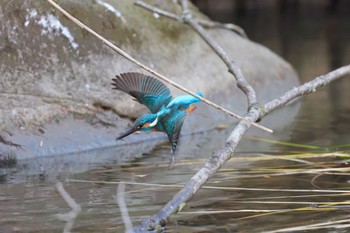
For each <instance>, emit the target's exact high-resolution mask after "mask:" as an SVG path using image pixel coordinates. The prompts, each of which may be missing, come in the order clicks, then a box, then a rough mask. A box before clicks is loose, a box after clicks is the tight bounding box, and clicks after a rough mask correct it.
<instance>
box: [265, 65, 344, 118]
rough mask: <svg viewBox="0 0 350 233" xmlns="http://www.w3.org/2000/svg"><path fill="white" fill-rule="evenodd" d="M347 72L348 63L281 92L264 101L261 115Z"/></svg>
mask: <svg viewBox="0 0 350 233" xmlns="http://www.w3.org/2000/svg"><path fill="white" fill-rule="evenodd" d="M347 74H350V65H346V66H343V67H340V68H338V69H336V70H334V71H331V72H329V73H328V74H325V75H321V76H318V77H316V78H315V79H313V80H311V81H309V82H306V83H304V84H303V85H301V86H299V87H294V88H293V89H291V90H289V91H287V92H286V93H285V94H283V95H282V96H281V97H279V98H276V99H274V100H272V101H270V102H268V103H266V104H265V105H264V112H263V113H262V117H263V116H264V115H266V114H268V113H270V112H272V111H274V110H276V109H278V108H281V107H282V106H284V105H286V104H287V103H288V102H290V101H291V100H293V99H295V98H296V97H299V96H302V95H306V94H309V93H313V92H315V91H316V89H317V88H319V87H323V86H325V85H327V84H328V83H330V82H333V81H335V80H337V79H339V78H341V77H343V76H344V75H347Z"/></svg>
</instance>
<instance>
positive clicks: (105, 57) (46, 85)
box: [0, 0, 298, 158]
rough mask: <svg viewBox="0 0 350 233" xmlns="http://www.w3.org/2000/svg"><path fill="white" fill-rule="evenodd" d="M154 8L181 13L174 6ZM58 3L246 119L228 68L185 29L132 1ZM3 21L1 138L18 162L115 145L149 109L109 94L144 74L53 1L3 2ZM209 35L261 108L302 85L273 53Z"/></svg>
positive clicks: (200, 122)
mask: <svg viewBox="0 0 350 233" xmlns="http://www.w3.org/2000/svg"><path fill="white" fill-rule="evenodd" d="M151 3H156V4H157V6H159V7H161V8H163V9H166V10H169V11H171V12H175V13H176V12H180V9H179V8H178V6H177V5H176V4H174V3H173V2H172V1H151ZM60 4H61V6H62V7H63V8H65V9H66V10H67V11H68V12H70V13H71V14H72V15H74V16H75V17H76V18H78V19H79V20H81V21H83V22H84V23H85V24H87V25H89V26H90V27H91V28H92V29H94V30H96V31H97V32H98V33H99V34H101V35H102V36H104V37H105V38H107V39H108V40H110V41H111V42H113V43H114V44H115V45H117V46H118V47H120V48H122V49H123V50H125V51H126V52H127V53H129V54H130V55H131V56H133V57H134V58H136V59H138V60H139V61H141V62H143V63H144V64H146V65H148V66H150V67H151V68H154V69H155V70H157V71H159V72H160V73H162V74H164V75H166V76H168V77H169V78H171V79H173V80H174V81H176V82H178V83H180V84H182V85H183V86H185V87H187V88H189V89H191V90H193V91H201V92H203V93H204V94H205V96H206V97H208V98H209V99H211V100H213V101H214V102H216V103H218V104H221V105H223V106H225V107H228V108H230V109H231V110H233V111H236V112H241V113H242V112H244V111H245V109H246V101H245V97H244V96H243V95H242V94H241V93H240V91H239V90H238V89H237V88H236V87H235V82H234V79H233V77H232V76H231V75H229V74H228V72H227V68H226V67H225V65H224V64H223V63H222V61H221V60H220V59H219V58H218V57H217V55H216V54H214V53H213V52H212V50H211V49H210V48H209V47H208V46H207V45H206V44H205V43H204V42H203V41H202V40H201V38H199V36H198V35H197V34H196V33H195V32H193V31H192V30H191V29H190V28H189V27H188V26H186V25H183V24H181V23H179V22H176V21H172V20H170V19H167V18H163V17H159V16H158V15H155V14H152V13H150V12H148V11H145V10H144V9H141V8H139V7H137V6H135V5H133V3H132V1H114V0H109V1H107V0H96V1H95V0H85V1H73V0H65V1H60ZM198 16H199V17H204V16H202V15H201V14H200V13H198ZM0 22H1V23H0V80H1V82H0V96H1V99H0V106H1V107H0V115H1V118H0V129H1V130H2V132H1V135H3V136H4V137H5V138H7V139H9V140H11V141H13V142H16V143H19V144H21V145H23V147H24V148H25V150H24V151H22V150H19V151H18V152H16V154H18V155H19V156H20V158H29V157H35V156H39V155H45V156H46V155H53V154H60V153H70V152H76V151H80V150H86V149H92V148H98V147H104V146H111V145H115V144H116V142H115V140H114V138H115V135H116V134H117V133H118V132H119V131H121V130H123V129H125V127H126V126H127V124H128V123H129V122H130V121H129V119H128V118H135V117H136V116H137V115H138V114H139V113H140V112H141V111H144V110H145V109H144V108H143V107H142V106H140V105H139V104H137V103H136V102H135V101H133V100H132V98H130V97H129V96H127V95H125V94H124V93H120V92H116V91H113V90H112V89H111V85H110V83H111V79H112V78H113V77H114V76H115V75H116V74H118V73H122V72H128V71H138V72H143V71H142V70H140V68H138V67H137V66H135V65H134V64H132V63H131V62H129V61H127V60H126V59H124V58H123V57H121V56H120V55H118V54H116V53H115V52H113V51H111V50H110V49H109V48H107V47H106V46H104V45H103V44H102V43H101V42H100V41H99V40H97V39H96V38H94V37H92V36H91V35H90V34H88V33H87V32H86V31H84V30H83V29H81V28H79V27H78V26H76V25H75V24H74V23H72V22H71V21H69V20H68V19H67V18H65V17H64V16H63V15H62V14H61V13H59V12H57V11H56V10H55V9H54V8H53V7H52V6H51V5H49V3H47V2H46V1H34V0H23V1H11V0H4V1H1V2H0ZM209 31H210V34H211V35H212V36H213V37H214V38H215V39H216V40H217V41H218V42H219V43H220V44H221V45H222V46H223V48H224V49H225V50H226V51H227V52H228V53H229V54H230V56H231V57H232V59H234V60H235V61H236V62H237V64H238V65H239V66H240V67H241V69H242V71H243V73H244V75H245V76H246V78H247V79H248V80H249V81H250V82H251V83H252V84H253V86H254V87H255V88H256V89H257V90H258V96H259V98H260V100H261V101H262V102H265V101H267V100H269V99H272V98H273V97H275V96H276V95H278V94H281V93H283V92H284V91H285V90H287V89H289V88H290V87H291V86H293V85H296V84H297V83H298V81H297V76H296V74H295V72H294V70H293V69H292V68H291V67H290V65H289V64H287V63H286V62H285V61H283V60H282V59H281V58H279V57H278V56H277V55H275V54H274V53H272V52H271V51H269V50H268V49H266V48H264V47H262V46H260V45H258V44H255V43H253V42H251V41H249V40H247V39H244V38H241V37H240V36H237V35H236V34H234V33H233V32H231V31H227V30H224V29H209ZM271 84H273V85H271ZM172 90H173V91H174V92H173V93H174V94H175V95H176V94H180V92H179V91H178V90H174V89H172ZM199 113H202V114H198V118H196V120H193V119H190V120H189V122H190V123H187V125H188V126H186V127H187V133H190V132H193V131H195V130H203V129H208V128H212V127H213V126H214V125H215V124H217V123H219V122H223V120H224V119H226V117H225V116H223V115H222V114H219V113H218V112H217V111H216V110H213V109H211V108H208V107H202V109H200V110H199ZM203 115H204V117H203ZM288 115H290V114H288ZM209 116H210V117H209ZM131 140H132V139H131ZM0 149H1V150H6V149H7V146H4V145H2V146H1V147H0Z"/></svg>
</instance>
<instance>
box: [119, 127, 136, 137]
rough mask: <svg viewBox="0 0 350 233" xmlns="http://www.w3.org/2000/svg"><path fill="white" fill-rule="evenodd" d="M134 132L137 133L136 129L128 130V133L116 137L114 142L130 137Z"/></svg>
mask: <svg viewBox="0 0 350 233" xmlns="http://www.w3.org/2000/svg"><path fill="white" fill-rule="evenodd" d="M136 131H137V130H136V129H134V128H131V129H129V130H128V131H126V132H125V133H123V134H122V135H120V136H119V137H117V139H116V140H119V139H122V138H125V137H126V136H128V135H130V134H133V133H135V132H136Z"/></svg>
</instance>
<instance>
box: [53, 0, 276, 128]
mask: <svg viewBox="0 0 350 233" xmlns="http://www.w3.org/2000/svg"><path fill="white" fill-rule="evenodd" d="M47 1H48V2H49V3H50V4H51V5H52V6H53V7H55V8H56V9H57V10H58V11H60V12H61V13H62V14H64V15H65V16H66V17H67V18H69V19H70V20H72V21H73V22H74V23H75V24H77V25H78V26H80V27H81V28H82V29H85V30H86V31H88V32H89V33H91V34H92V35H94V36H95V37H97V38H98V39H99V40H101V41H102V42H103V43H104V44H105V45H107V46H108V47H109V48H111V49H113V50H114V51H116V52H117V53H119V54H120V55H122V56H123V57H125V58H126V59H128V60H129V61H131V62H133V63H135V64H136V65H138V66H139V67H141V68H142V69H144V70H146V71H148V72H149V73H151V74H153V75H155V76H156V77H158V78H159V79H161V80H162V81H164V82H166V83H169V84H170V85H172V86H174V87H176V88H178V89H180V90H182V91H184V92H186V93H188V94H190V95H192V96H194V97H196V98H197V99H200V100H201V101H203V102H204V103H206V104H208V105H210V106H212V107H213V108H215V109H217V110H219V111H222V112H224V113H225V114H227V115H228V116H231V117H233V118H235V119H238V120H241V121H245V122H247V123H249V124H251V125H253V126H255V127H257V128H259V129H261V130H264V131H266V132H269V133H272V132H273V131H272V130H271V129H269V128H266V127H264V126H262V125H260V124H257V123H255V122H253V121H250V120H248V119H245V118H243V117H241V116H239V115H237V114H236V113H233V112H231V111H229V110H227V109H225V108H223V107H221V106H219V105H218V104H215V103H213V102H211V101H210V100H208V99H205V98H203V97H201V96H199V95H197V94H196V93H195V92H193V91H191V90H189V89H187V88H185V87H183V86H181V85H179V84H177V83H176V82H174V81H172V80H170V79H168V78H166V77H165V76H164V75H162V74H160V73H158V72H156V71H155V70H153V69H151V68H149V67H148V66H146V65H144V64H143V63H141V62H139V61H138V60H136V59H135V58H133V57H131V56H130V55H129V54H128V53H126V52H124V51H123V50H122V49H120V48H118V47H117V46H115V45H114V44H112V43H111V42H110V41H108V40H106V39H105V38H104V37H102V36H101V35H99V34H98V33H96V32H95V31H94V30H92V29H91V28H89V27H88V26H86V25H85V24H83V23H82V22H81V21H79V20H78V19H76V18H74V17H73V16H72V15H71V14H69V13H68V12H67V11H65V10H64V9H63V8H62V7H60V6H59V5H57V4H56V3H55V2H54V1H52V0H47Z"/></svg>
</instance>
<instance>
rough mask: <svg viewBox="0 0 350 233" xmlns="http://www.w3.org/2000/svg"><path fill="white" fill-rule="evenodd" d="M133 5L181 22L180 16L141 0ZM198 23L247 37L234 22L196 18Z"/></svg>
mask: <svg viewBox="0 0 350 233" xmlns="http://www.w3.org/2000/svg"><path fill="white" fill-rule="evenodd" d="M135 5H137V6H140V7H143V8H145V9H147V10H149V11H152V12H154V13H157V14H159V15H162V16H165V17H167V18H170V19H174V20H177V21H180V22H182V21H183V20H182V18H181V17H179V16H178V15H176V14H173V13H171V12H169V11H165V10H162V9H160V8H157V7H154V6H152V5H149V4H147V3H145V2H143V1H136V2H135ZM197 21H198V23H199V24H200V25H202V26H203V27H206V28H223V29H227V30H231V31H233V32H235V33H237V34H238V35H240V36H242V37H244V38H248V36H247V34H246V33H245V31H244V30H243V28H241V27H239V26H237V25H235V24H232V23H224V24H222V23H219V22H213V21H210V20H205V19H197Z"/></svg>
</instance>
